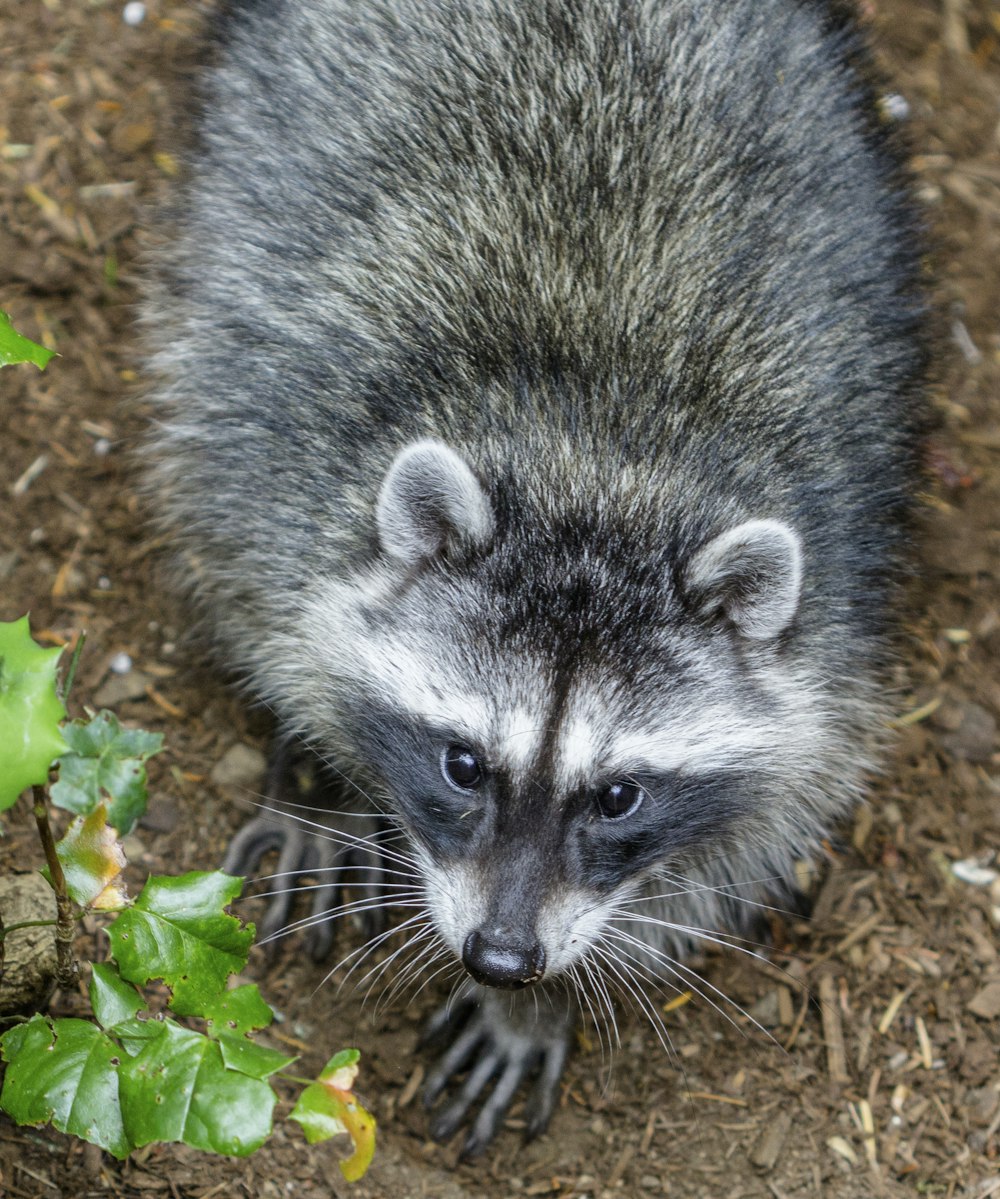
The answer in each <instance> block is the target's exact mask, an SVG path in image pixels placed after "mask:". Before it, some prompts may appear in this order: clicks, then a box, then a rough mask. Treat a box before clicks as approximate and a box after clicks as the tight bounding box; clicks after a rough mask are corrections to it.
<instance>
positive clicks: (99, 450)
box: [94, 437, 111, 458]
mask: <svg viewBox="0 0 1000 1199" xmlns="http://www.w3.org/2000/svg"><path fill="white" fill-rule="evenodd" d="M110 451H111V442H110V441H108V439H107V438H106V437H98V439H97V440H96V441H95V442H94V453H95V454H96V455H97V456H98V458H105V457H107V455H108V454H109V453H110Z"/></svg>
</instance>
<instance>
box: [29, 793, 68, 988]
mask: <svg viewBox="0 0 1000 1199" xmlns="http://www.w3.org/2000/svg"><path fill="white" fill-rule="evenodd" d="M31 792H32V795H33V796H34V799H35V806H34V813H35V824H37V825H38V835H39V837H41V839H42V848H43V849H44V850H45V861H46V864H47V865H48V868H49V878H50V879H51V882H52V890H53V891H55V893H56V982H57V983H58V984H59V986H60V987H62V989H63V990H64V991H65V990H68V989H69V988H71V987H72V986H73V985H74V984H75V982H76V976H77V968H76V960H75V959H74V957H73V937H74V934H75V933H76V915H75V913H74V911H73V901H72V900H71V899H70V897H69V892H68V891H67V890H66V878H65V876H64V874H63V869H62V863H61V862H60V861H59V855H58V854H57V853H56V842H55V838H54V837H53V836H52V826H51V825H50V824H49V810H48V807H47V806H46V803H45V788H44V787H40V786H34V787H32V789H31Z"/></svg>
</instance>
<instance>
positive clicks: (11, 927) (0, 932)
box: [0, 916, 55, 968]
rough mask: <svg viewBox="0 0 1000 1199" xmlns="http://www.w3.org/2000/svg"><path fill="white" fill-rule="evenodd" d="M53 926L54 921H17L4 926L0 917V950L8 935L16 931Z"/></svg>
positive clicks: (0, 964)
mask: <svg viewBox="0 0 1000 1199" xmlns="http://www.w3.org/2000/svg"><path fill="white" fill-rule="evenodd" d="M53 924H55V921H54V920H19V921H18V922H17V924H4V922H3V917H2V916H0V949H2V947H3V943H4V941H5V940H6V939H7V936H8V934H10V933H16V932H17V931H18V929H22V928H51V927H52V925H53ZM0 968H2V962H0Z"/></svg>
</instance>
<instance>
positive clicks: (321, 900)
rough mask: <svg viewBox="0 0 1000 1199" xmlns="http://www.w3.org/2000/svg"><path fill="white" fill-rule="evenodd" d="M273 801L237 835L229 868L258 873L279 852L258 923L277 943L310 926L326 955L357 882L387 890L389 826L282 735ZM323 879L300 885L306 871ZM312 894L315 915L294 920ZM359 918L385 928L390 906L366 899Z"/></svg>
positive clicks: (262, 939) (359, 889) (368, 890)
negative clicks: (384, 834) (382, 843)
mask: <svg viewBox="0 0 1000 1199" xmlns="http://www.w3.org/2000/svg"><path fill="white" fill-rule="evenodd" d="M265 799H266V802H267V808H266V810H265V811H264V812H262V813H261V815H259V816H257V817H255V818H254V819H253V820H250V821H248V822H247V823H246V824H245V825H244V826H243V828H241V829H240V831H239V832H238V833H237V834H236V836H235V837H233V839H232V841H230V843H229V848H228V849H227V851H226V856H225V859H224V860H223V863H222V869H223V870H224V871H225V872H226V873H227V874H238V875H248V876H251V877H252V876H253V874H254V872H255V871H256V870H257V868H258V866H259V865H260V862H261V859H262V858H263V857H264V855H265V854H267V853H270V852H271V851H273V850H277V851H278V863H277V866H276V867H275V871H274V873H273V874H270V875H267V876H266V877H267V878H269V879H271V880H273V881H274V883H275V887H274V890H273V891H271V892H269V893H268V897H269V902H268V906H267V911H266V913H265V915H264V918H263V919H262V920H261V921H260V922H259V923H258V932H259V937H258V942H259V943H260V944H264V945H266V944H268V943H270V944H272V945H273V943H274V941H275V938H277V937H278V936H280V935H282V933H284V932H291V931H294V930H296V929H303V930H304V931H305V943H306V949H307V951H308V953H309V954H310V956H311V957H312V958H313V960H314V961H321V960H322V959H323V958H325V957H326V955H327V954H328V953H329V951H330V948H331V946H332V945H333V934H334V925H333V918H334V917H335V916H336V915H337V910H338V907H340V905H341V901H342V893H343V891H344V889H345V888H347V887H349V888H350V889H351V891H352V892H354V893H356V894H360V895H361V896H363V897H364V898H365V900H372V901H375V900H378V899H382V898H384V896H385V891H386V888H385V885H384V884H385V867H384V865H383V861H382V854H381V853H380V851H379V849H378V844H377V840H378V835H379V833H380V832H381V831H383V825H382V821H381V820H380V818H379V817H378V816H377V815H376V814H375V813H374V812H366V811H359V810H358V809H357V807H356V806H348V805H345V803H344V796H343V795H342V794H341V793H340V788H338V787H337V786H336V785H335V783H334V782H333V781H332V780H331V779H330V777H329V776H328V775H327V774H326V773H325V772H323V771H322V769H321V768H316V767H315V766H314V764H313V763H311V762H309V761H308V760H306V759H305V758H304V753H303V751H302V750H296V749H293V748H292V747H291V746H290V745H289V744H288V743H287V742H284V741H283V742H279V743H278V745H277V747H276V749H275V750H274V752H273V753H272V756H271V761H270V764H269V766H268V777H267V783H266V794H265ZM307 875H308V876H312V878H313V879H315V882H313V883H312V884H310V885H309V887H308V888H305V887H300V886H299V885H298V884H299V881H300V879H301V878H303V877H304V876H307ZM305 890H308V891H309V893H310V900H309V914H308V915H307V916H305V917H303V918H302V919H301V920H297V921H292V920H291V913H292V908H293V905H294V903H295V900H296V898H297V896H298V895H299V894H300V893H301V892H303V891H305ZM359 919H360V921H361V924H362V931H363V934H364V936H365V938H366V939H369V940H370V939H371V938H373V937H375V936H377V935H378V934H379V933H380V932H381V931H382V930H383V928H384V927H385V916H384V911H383V905H382V904H381V903H378V902H365V903H364V904H363V906H361V911H360V912H359Z"/></svg>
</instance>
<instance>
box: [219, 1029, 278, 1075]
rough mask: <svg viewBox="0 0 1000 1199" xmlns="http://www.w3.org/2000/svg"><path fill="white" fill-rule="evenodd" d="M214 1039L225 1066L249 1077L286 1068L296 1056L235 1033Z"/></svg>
mask: <svg viewBox="0 0 1000 1199" xmlns="http://www.w3.org/2000/svg"><path fill="white" fill-rule="evenodd" d="M216 1039H217V1040H218V1042H219V1048H220V1049H221V1050H222V1060H223V1061H224V1062H225V1063H226V1066H227V1068H228V1069H230V1070H238V1071H239V1072H240V1074H246V1075H248V1076H249V1077H250V1078H267V1077H268V1076H269V1075H271V1074H273V1073H274V1072H275V1071H276V1070H286V1069H287V1068H288V1067H289V1066H290V1065H291V1064H292V1062H294V1061H295V1058H296V1055H295V1054H294V1053H292V1054H288V1053H282V1052H281V1051H280V1050H278V1049H269V1048H268V1047H267V1046H266V1045H257V1044H255V1043H254V1042H253V1041H251V1040H248V1039H247V1038H246V1037H241V1036H238V1035H237V1034H235V1033H223V1034H222V1035H221V1036H219V1037H218V1038H216Z"/></svg>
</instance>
